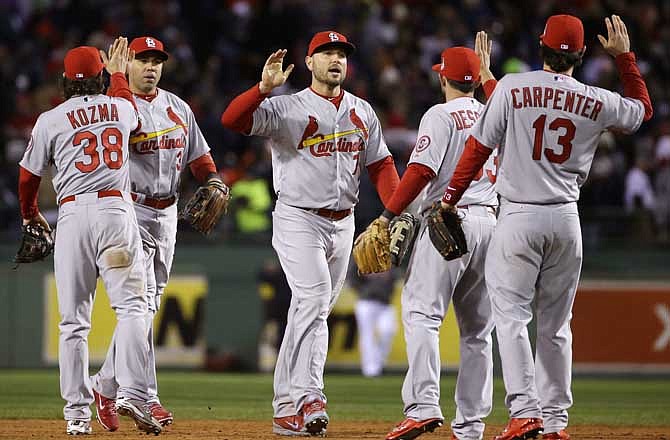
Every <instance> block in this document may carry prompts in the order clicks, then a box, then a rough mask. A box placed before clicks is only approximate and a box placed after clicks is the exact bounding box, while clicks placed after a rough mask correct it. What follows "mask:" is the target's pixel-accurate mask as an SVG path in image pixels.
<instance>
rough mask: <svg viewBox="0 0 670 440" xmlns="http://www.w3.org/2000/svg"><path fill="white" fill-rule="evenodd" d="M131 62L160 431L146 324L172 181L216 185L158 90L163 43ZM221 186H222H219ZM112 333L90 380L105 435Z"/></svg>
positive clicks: (164, 244)
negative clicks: (189, 178)
mask: <svg viewBox="0 0 670 440" xmlns="http://www.w3.org/2000/svg"><path fill="white" fill-rule="evenodd" d="M130 48H131V49H132V50H133V51H134V52H135V59H134V60H133V61H132V62H131V63H130V64H129V66H128V80H129V84H130V90H131V91H132V93H133V95H134V97H135V101H136V103H137V110H138V113H139V115H140V126H139V127H138V128H137V129H136V130H135V131H134V132H133V135H132V136H131V137H130V183H131V187H132V198H133V200H134V201H135V203H134V206H135V212H136V215H137V221H138V224H139V227H140V234H141V237H142V246H143V248H144V268H145V272H146V278H147V292H148V295H149V297H150V301H149V312H150V313H149V314H148V316H147V320H148V323H147V325H148V326H149V335H148V338H149V339H148V343H149V366H150V372H149V387H148V394H149V402H150V409H151V414H152V415H153V416H154V417H155V418H156V419H157V420H158V421H159V422H160V424H161V425H163V426H166V425H169V424H171V423H172V422H173V415H172V412H170V411H168V410H166V409H165V408H164V407H163V406H162V405H161V403H160V400H159V398H158V385H157V380H156V359H155V355H154V342H153V318H154V315H155V314H156V312H157V311H158V309H159V307H160V302H161V296H162V295H163V291H164V289H165V286H166V285H167V282H168V277H169V274H170V268H171V267H172V259H173V256H174V248H175V242H176V235H177V198H178V189H179V179H180V176H181V172H182V170H183V168H185V166H186V165H188V167H189V168H190V169H191V172H192V173H193V175H194V176H195V177H196V179H197V180H198V181H200V182H206V181H209V180H212V179H214V180H217V181H219V182H220V181H221V180H220V179H219V177H218V175H217V170H216V166H215V164H214V161H213V160H212V157H211V155H210V153H209V146H208V145H207V141H206V140H205V138H204V136H203V135H202V132H201V131H200V128H199V127H198V124H197V122H196V120H195V116H194V115H193V111H192V110H191V108H190V107H189V105H188V104H187V103H186V102H184V101H183V100H182V99H180V98H179V97H178V96H176V95H175V94H173V93H170V92H168V91H167V90H163V89H161V88H158V82H159V81H160V78H161V73H162V69H163V63H164V62H165V61H166V60H167V59H168V54H167V52H166V51H165V50H164V47H163V43H162V42H161V41H160V40H158V39H156V38H153V37H139V38H135V39H134V40H132V41H131V43H130ZM222 184H223V183H222ZM118 341H119V335H118V334H117V333H115V335H114V337H113V340H112V344H111V346H110V349H109V352H108V354H107V358H106V359H105V363H104V364H103V366H102V367H101V369H100V371H99V372H98V373H97V374H96V375H95V376H93V377H92V381H93V392H94V394H95V401H96V408H97V420H98V421H99V422H100V424H101V425H102V426H103V427H104V428H105V429H107V430H108V431H115V430H116V429H118V427H119V422H118V416H117V415H116V413H115V412H114V411H113V408H114V405H112V404H110V403H113V400H114V397H115V396H117V389H118V379H119V377H118V371H116V370H115V369H114V365H115V361H114V358H115V350H116V344H117V343H118Z"/></svg>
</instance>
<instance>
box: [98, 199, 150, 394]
mask: <svg viewBox="0 0 670 440" xmlns="http://www.w3.org/2000/svg"><path fill="white" fill-rule="evenodd" d="M137 206H138V205H135V209H137ZM142 212H143V211H142ZM138 221H139V222H140V223H141V225H140V226H139V230H140V236H141V238H142V250H143V257H144V267H145V274H146V296H147V299H148V301H149V302H148V308H149V312H150V313H149V314H148V315H147V321H148V322H147V325H148V326H149V327H148V329H149V333H148V343H149V353H148V356H149V357H148V362H149V366H148V368H149V370H148V371H149V378H148V380H149V388H148V394H149V397H150V398H152V397H153V398H154V400H155V401H157V400H158V398H157V397H156V396H157V394H156V390H157V386H156V366H155V355H154V344H153V317H154V316H155V310H156V307H155V305H154V300H153V298H155V296H156V295H155V292H156V278H155V275H154V259H155V255H156V253H157V252H156V249H157V247H158V245H157V243H156V241H155V240H154V238H153V236H152V235H151V233H150V232H149V228H150V227H151V223H152V222H151V221H150V219H148V218H145V216H144V215H142V214H140V218H138ZM117 328H118V326H117ZM117 328H115V329H114V334H113V335H112V341H111V342H110V344H109V349H108V350H107V355H106V356H105V361H104V362H103V364H102V366H101V367H100V370H99V371H98V372H97V373H96V374H95V376H93V377H92V378H91V379H92V381H93V388H94V389H95V390H96V391H97V392H98V393H100V394H102V395H103V396H105V397H107V398H110V399H114V398H116V393H117V391H118V389H119V384H118V382H117V380H116V371H115V369H114V364H115V362H116V361H115V359H116V344H117V339H118V337H117Z"/></svg>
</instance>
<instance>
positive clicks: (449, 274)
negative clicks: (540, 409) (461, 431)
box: [401, 222, 464, 420]
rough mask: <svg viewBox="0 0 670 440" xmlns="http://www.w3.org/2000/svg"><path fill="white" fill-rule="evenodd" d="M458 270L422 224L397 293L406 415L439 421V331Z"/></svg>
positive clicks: (459, 271)
mask: <svg viewBox="0 0 670 440" xmlns="http://www.w3.org/2000/svg"><path fill="white" fill-rule="evenodd" d="M463 270H464V265H461V261H460V260H458V261H456V260H455V261H452V262H450V263H447V262H445V261H444V259H443V258H442V256H441V255H440V254H439V253H438V252H437V250H436V249H435V248H434V247H433V244H432V243H431V241H430V237H429V235H428V230H427V228H426V225H425V222H424V223H423V224H422V226H421V229H420V231H419V236H418V238H417V240H416V243H415V245H414V249H413V251H412V256H411V259H410V263H409V267H408V269H407V275H406V280H405V285H404V287H403V291H402V297H401V304H402V319H403V327H404V330H405V343H406V350H407V362H408V368H407V373H406V375H405V380H404V382H403V386H402V400H403V404H404V413H405V416H406V417H409V418H412V419H416V420H425V419H431V418H440V419H444V416H443V415H442V409H441V408H440V371H441V360H440V350H439V331H440V326H441V325H442V320H443V319H444V315H445V314H446V312H447V308H448V306H449V300H450V297H451V292H452V290H453V286H454V285H455V283H456V282H457V279H458V277H459V276H460V275H459V274H460V273H461V272H462V271H463Z"/></svg>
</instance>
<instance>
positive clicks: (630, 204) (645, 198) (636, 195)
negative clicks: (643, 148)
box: [624, 158, 654, 242]
mask: <svg viewBox="0 0 670 440" xmlns="http://www.w3.org/2000/svg"><path fill="white" fill-rule="evenodd" d="M648 168H649V165H648V162H647V161H646V160H645V159H643V158H639V159H637V161H636V162H635V166H634V167H633V168H632V169H631V170H630V171H628V175H627V176H626V187H625V190H624V203H625V208H626V212H627V213H628V214H629V215H630V216H631V219H632V223H631V228H632V230H631V235H632V237H633V238H635V239H636V240H638V241H641V242H648V241H650V240H651V238H652V237H653V233H654V232H653V229H654V224H653V223H654V222H653V216H652V212H653V209H654V190H653V188H652V186H651V179H650V178H649V175H648V174H647V171H648Z"/></svg>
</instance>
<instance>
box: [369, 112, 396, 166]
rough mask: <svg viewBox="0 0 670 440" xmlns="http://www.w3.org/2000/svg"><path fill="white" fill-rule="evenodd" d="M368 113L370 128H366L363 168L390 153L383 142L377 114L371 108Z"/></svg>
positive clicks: (384, 141)
mask: <svg viewBox="0 0 670 440" xmlns="http://www.w3.org/2000/svg"><path fill="white" fill-rule="evenodd" d="M368 112H369V115H370V117H369V118H368V119H369V121H370V126H369V127H368V146H367V152H366V154H365V166H368V165H370V164H373V163H375V162H378V161H380V160H382V159H384V158H385V157H387V156H390V155H391V152H390V151H389V148H388V146H387V145H386V140H384V135H383V134H382V128H381V124H380V123H379V119H378V118H377V114H376V113H375V112H374V110H372V107H369V108H368Z"/></svg>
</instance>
